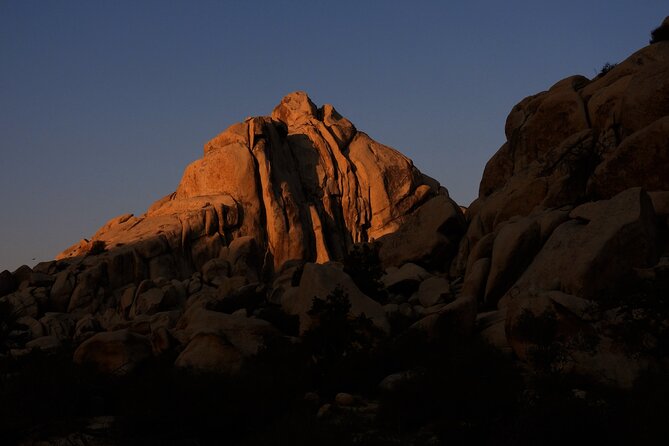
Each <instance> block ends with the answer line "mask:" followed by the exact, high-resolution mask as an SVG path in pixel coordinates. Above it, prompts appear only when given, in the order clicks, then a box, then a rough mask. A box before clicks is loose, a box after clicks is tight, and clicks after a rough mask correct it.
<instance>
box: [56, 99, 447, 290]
mask: <svg viewBox="0 0 669 446" xmlns="http://www.w3.org/2000/svg"><path fill="white" fill-rule="evenodd" d="M435 198H436V199H438V200H440V201H439V202H438V204H436V206H434V207H435V208H436V209H439V210H441V209H442V208H443V210H441V212H442V213H444V214H447V215H446V216H445V217H444V220H447V219H449V218H450V219H455V220H456V223H454V226H457V221H458V218H459V217H460V215H459V214H460V211H459V208H458V207H457V206H456V205H455V204H454V203H453V202H452V201H451V200H450V199H448V194H447V192H446V190H445V189H443V188H442V187H440V186H439V184H438V183H437V182H436V181H434V180H432V179H430V178H428V177H426V176H425V175H423V174H421V173H420V172H419V171H418V170H417V169H416V168H415V167H414V166H413V164H412V162H411V160H409V159H408V158H406V157H405V156H403V155H402V154H400V153H399V152H397V151H396V150H394V149H392V148H390V147H387V146H384V145H382V144H379V143H377V142H376V141H374V140H372V139H371V138H370V137H369V136H367V135H366V134H365V133H363V132H360V131H358V130H357V129H356V128H355V127H354V126H353V124H351V122H350V121H348V120H347V119H346V118H343V117H342V116H341V115H339V114H338V113H337V111H336V110H335V109H334V108H333V107H332V106H330V105H325V106H323V107H321V108H320V109H319V108H317V107H316V106H315V105H314V104H313V103H312V102H311V100H310V99H309V97H307V95H306V94H305V93H303V92H297V93H292V94H290V95H288V96H286V97H285V98H284V99H283V100H282V101H281V103H280V104H279V105H278V106H277V107H276V108H275V109H274V111H273V112H272V115H271V116H266V117H256V118H249V119H247V120H245V121H244V122H242V123H238V124H235V125H232V126H231V127H229V128H228V129H227V130H226V131H224V132H223V133H221V134H220V135H218V136H217V137H215V138H214V139H212V140H211V141H209V142H208V143H207V144H205V147H204V156H203V158H202V159H199V160H197V161H195V162H193V163H192V164H191V165H189V166H188V167H187V168H186V170H185V172H184V175H183V178H182V180H181V182H180V184H179V186H178V187H177V190H176V192H174V193H172V194H170V195H168V196H167V197H165V198H163V199H162V200H159V201H158V202H156V203H155V204H154V205H153V206H151V208H150V209H149V210H148V212H147V213H146V214H145V215H142V216H140V217H134V216H132V215H123V216H120V217H117V218H115V219H113V220H111V221H110V222H109V223H107V224H106V225H105V226H104V227H102V228H101V229H100V230H99V231H98V232H97V233H96V234H95V235H94V236H93V238H92V240H91V241H90V242H82V243H80V244H78V245H75V246H73V247H72V248H69V249H68V250H66V251H64V252H63V253H62V254H60V256H59V257H58V258H67V257H72V256H80V255H82V254H86V253H87V252H88V251H89V250H90V249H91V248H92V247H93V245H94V244H97V246H101V247H105V248H106V249H108V250H111V251H113V252H114V254H113V258H114V260H113V263H114V264H118V266H119V267H121V268H127V271H122V272H121V271H119V273H122V274H125V275H132V274H134V275H135V276H140V275H142V272H144V273H146V272H147V271H146V270H147V269H148V276H150V277H154V278H155V277H158V276H161V275H162V276H165V277H174V276H175V275H180V274H181V275H190V273H191V272H192V271H193V270H198V269H199V268H200V267H201V266H202V265H203V263H204V262H206V261H207V260H209V259H211V258H215V257H218V255H219V252H220V251H221V248H223V247H224V246H227V245H229V244H230V243H231V242H232V241H233V240H234V239H236V238H239V237H244V236H250V237H253V238H254V239H255V240H256V241H257V243H258V245H259V247H260V249H261V250H262V251H263V252H265V251H266V252H267V253H268V254H269V256H268V258H264V259H261V260H262V261H263V262H265V263H266V264H265V265H264V266H265V267H266V268H269V267H279V266H281V265H282V264H283V263H285V262H286V261H288V260H294V259H302V260H307V261H316V262H325V261H328V260H341V259H342V258H343V256H344V255H345V253H346V252H347V250H348V249H349V248H350V247H351V246H352V245H353V244H354V243H360V242H367V241H372V240H376V239H379V238H381V237H382V236H384V235H386V234H390V233H393V232H395V231H397V230H398V229H399V228H400V227H401V226H402V224H403V223H404V222H405V221H406V220H407V218H409V216H410V215H411V213H412V211H414V210H415V209H417V208H418V207H419V206H420V205H422V204H423V203H425V202H429V201H432V199H435ZM439 223H440V224H443V223H444V222H439ZM435 229H437V228H435ZM456 229H457V228H456ZM448 242H449V241H447V243H448ZM454 242H456V240H454V239H452V240H450V246H451V248H452V247H453V245H454V244H455V243H454ZM128 245H129V246H130V247H129V248H127V249H123V246H128ZM173 253H178V255H172V254H173ZM140 260H141V261H140ZM138 269H139V270H141V269H144V271H138ZM115 275H118V274H115Z"/></svg>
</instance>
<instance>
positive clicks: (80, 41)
mask: <svg viewBox="0 0 669 446" xmlns="http://www.w3.org/2000/svg"><path fill="white" fill-rule="evenodd" d="M668 6H669V5H668V4H667V2H666V0H663V1H659V0H658V1H651V0H648V1H638V0H637V1H633V0H629V1H615V0H614V1H611V0H610V1H583V0H582V1H560V2H540V1H539V2H538V1H536V0H535V1H512V0H507V1H476V0H474V1H472V0H469V1H402V2H399V1H363V0H358V1H317V0H312V1H278V0H273V1H253V2H246V1H203V0H202V1H167V0H160V1H139V0H135V1H95V0H85V1H74V0H68V1H46V0H45V1H33V0H0V270H2V269H6V268H7V269H10V270H13V269H14V268H16V267H18V266H19V265H21V264H23V263H28V264H31V265H32V264H34V263H36V262H37V261H40V260H45V259H49V258H52V257H53V256H54V255H55V254H56V253H57V252H59V251H60V250H62V249H64V248H65V247H67V246H69V245H70V244H72V243H74V242H76V241H77V240H79V239H81V238H83V237H89V236H90V235H92V234H93V233H94V232H95V230H97V228H98V227H99V226H101V225H102V224H104V223H105V222H106V221H107V220H108V219H110V218H112V217H114V216H116V215H118V214H122V213H126V212H133V213H136V214H141V213H143V212H144V211H145V210H146V208H147V207H148V205H150V204H151V203H152V202H153V201H154V200H156V199H158V198H160V197H162V196H164V195H166V194H168V193H170V192H172V191H173V190H174V189H175V187H176V186H177V184H178V182H179V179H180V177H181V174H182V172H183V169H184V167H185V166H186V165H187V164H188V163H189V162H191V161H193V160H195V159H196V158H198V157H200V156H201V154H202V145H203V144H204V142H206V141H207V140H208V139H210V138H212V137H213V136H215V135H216V134H217V133H219V132H220V131H222V130H224V129H225V128H226V127H227V126H228V125H230V124H232V123H234V122H238V121H240V120H242V119H244V118H245V117H246V116H251V115H265V114H269V113H270V111H271V110H272V108H273V107H274V105H276V104H277V103H278V102H279V100H280V99H281V97H282V96H284V95H285V94H287V93H289V92H291V91H294V90H305V91H307V92H308V93H309V94H310V96H311V97H312V99H313V100H314V101H315V102H316V103H317V104H319V105H320V104H323V103H326V102H327V103H331V104H333V105H334V106H335V107H336V108H337V109H338V110H339V111H340V112H341V113H342V114H343V115H345V116H347V117H348V118H349V119H350V120H351V121H353V122H354V123H355V125H356V126H357V127H358V128H359V129H361V130H363V131H365V132H367V133H368V134H370V135H371V136H372V137H373V138H375V139H377V140H378V141H380V142H383V143H385V144H388V145H391V146H393V147H395V148H397V149H399V150H400V151H402V152H403V153H405V154H406V155H408V156H409V157H410V158H412V159H413V160H414V163H415V164H416V165H417V166H418V168H419V169H421V170H422V171H423V172H425V173H427V174H429V175H431V176H433V177H435V178H437V179H438V180H439V181H440V182H441V183H442V184H443V185H445V186H446V187H447V188H448V189H449V190H450V191H451V195H452V196H453V197H454V198H455V199H456V200H457V201H458V202H459V203H461V204H464V205H467V204H469V202H470V201H471V200H472V199H474V198H475V196H476V194H477V190H478V183H479V181H480V178H481V174H482V172H483V167H484V165H485V162H486V161H487V160H488V158H489V157H490V156H491V155H492V154H493V153H494V152H495V151H496V150H497V149H498V148H499V146H500V145H501V144H502V143H503V142H504V133H503V128H504V120H505V118H506V115H507V114H508V112H509V110H510V109H511V107H512V106H513V105H514V104H515V103H517V102H518V101H520V100H521V99H522V98H523V97H525V96H527V95H530V94H534V93H536V92H539V91H541V90H545V89H547V88H548V87H550V86H551V85H552V84H553V83H555V82H556V81H558V80H559V79H561V78H563V77H566V76H568V75H571V74H583V75H586V76H588V77H592V76H593V75H595V73H596V71H597V70H598V69H599V68H600V67H601V66H602V65H603V64H604V63H605V62H616V61H619V60H621V59H623V58H624V57H626V56H627V55H629V54H630V53H631V52H632V51H634V50H636V49H638V48H640V47H642V46H644V45H645V44H647V42H648V38H649V32H650V30H651V29H652V28H654V27H656V26H657V25H659V23H660V22H661V21H662V19H663V18H664V16H665V15H667V14H669V7H668ZM33 258H34V259H35V260H32V259H33Z"/></svg>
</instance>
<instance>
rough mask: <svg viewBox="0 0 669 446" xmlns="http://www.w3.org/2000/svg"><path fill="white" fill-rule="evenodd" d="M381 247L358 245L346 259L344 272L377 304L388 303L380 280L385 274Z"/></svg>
mask: <svg viewBox="0 0 669 446" xmlns="http://www.w3.org/2000/svg"><path fill="white" fill-rule="evenodd" d="M379 249H380V245H378V244H376V243H358V244H356V245H354V246H353V248H352V249H351V250H350V251H349V252H348V253H347V254H346V257H345V258H344V272H345V273H346V274H348V275H349V276H351V278H352V279H353V282H355V284H356V285H357V286H358V288H360V291H362V292H363V293H364V294H366V295H367V296H369V297H371V298H372V299H374V300H376V301H377V302H381V303H386V301H387V299H388V296H387V294H386V292H385V290H384V289H383V284H382V283H381V281H380V279H381V276H383V274H384V272H385V271H384V269H383V265H381V260H380V259H379Z"/></svg>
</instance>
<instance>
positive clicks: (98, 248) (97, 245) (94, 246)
mask: <svg viewBox="0 0 669 446" xmlns="http://www.w3.org/2000/svg"><path fill="white" fill-rule="evenodd" d="M106 250H107V243H106V242H105V241H104V240H95V241H94V242H93V243H91V247H90V249H89V250H88V254H87V255H90V256H94V255H98V254H102V253H103V252H105V251H106Z"/></svg>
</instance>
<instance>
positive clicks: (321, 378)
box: [304, 287, 382, 393]
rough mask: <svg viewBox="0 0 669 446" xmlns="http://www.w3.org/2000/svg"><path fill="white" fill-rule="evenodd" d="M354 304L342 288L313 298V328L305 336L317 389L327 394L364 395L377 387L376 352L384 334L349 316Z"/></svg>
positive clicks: (365, 320) (311, 314)
mask: <svg viewBox="0 0 669 446" xmlns="http://www.w3.org/2000/svg"><path fill="white" fill-rule="evenodd" d="M350 309H351V302H350V301H349V298H348V295H347V294H346V293H345V292H344V291H343V289H342V288H341V287H337V288H335V290H334V291H333V292H332V294H330V295H328V296H327V297H326V298H325V299H323V300H321V299H318V298H314V300H313V304H312V307H311V310H309V315H310V316H311V317H312V318H313V319H314V326H313V328H312V329H310V330H309V331H308V332H307V333H305V335H304V346H305V348H306V349H307V352H308V355H309V356H310V357H311V358H312V364H313V372H314V380H315V383H316V385H317V386H318V387H319V388H321V389H323V390H324V391H325V392H326V393H336V392H341V391H344V390H346V391H349V392H350V391H362V390H365V389H368V388H369V387H370V386H372V387H373V386H375V385H376V383H377V382H378V381H375V380H376V379H378V378H379V377H378V376H376V374H375V373H374V370H375V369H376V368H375V366H376V365H377V364H378V361H375V359H376V357H375V350H376V348H377V347H378V345H379V341H380V339H381V338H382V333H380V331H379V329H378V328H377V327H376V326H374V324H373V323H372V321H371V320H370V319H369V318H367V317H365V316H364V315H360V316H357V317H351V316H350V315H349V312H350Z"/></svg>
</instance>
